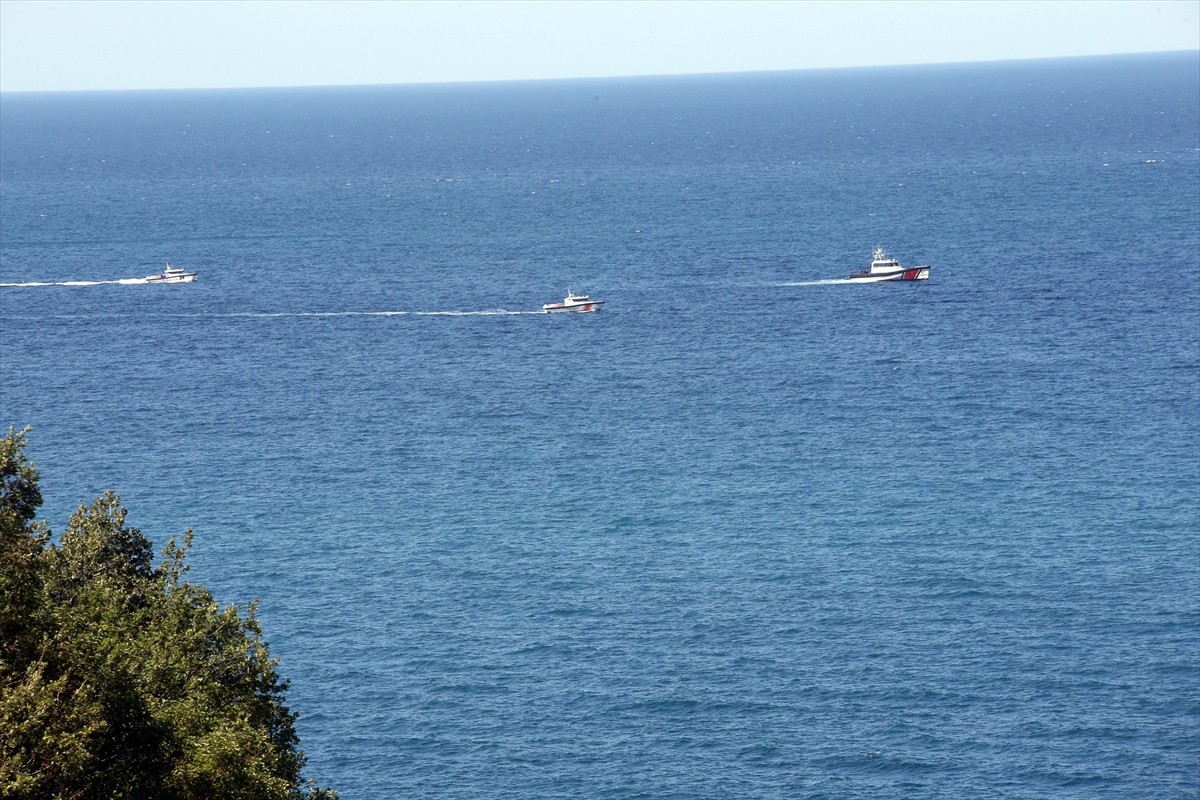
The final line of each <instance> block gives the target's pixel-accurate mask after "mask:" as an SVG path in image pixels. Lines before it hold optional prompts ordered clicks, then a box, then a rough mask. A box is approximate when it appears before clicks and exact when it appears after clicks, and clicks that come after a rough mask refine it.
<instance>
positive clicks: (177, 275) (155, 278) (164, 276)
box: [146, 264, 196, 283]
mask: <svg viewBox="0 0 1200 800" xmlns="http://www.w3.org/2000/svg"><path fill="white" fill-rule="evenodd" d="M195 279H196V273H194V272H184V271H183V270H181V269H180V268H179V267H172V266H171V265H170V264H167V268H166V269H164V270H163V271H162V272H160V273H158V274H157V275H147V276H146V283H191V282H192V281H194V280H195Z"/></svg>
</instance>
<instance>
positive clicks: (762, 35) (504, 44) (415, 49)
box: [0, 0, 1200, 91]
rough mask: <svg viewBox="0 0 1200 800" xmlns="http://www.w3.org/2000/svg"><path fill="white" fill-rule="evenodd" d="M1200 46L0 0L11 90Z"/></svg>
mask: <svg viewBox="0 0 1200 800" xmlns="http://www.w3.org/2000/svg"><path fill="white" fill-rule="evenodd" d="M1163 50H1200V0H920V1H919V0H883V1H882V2H878V1H876V0H838V1H837V2H821V1H819V0H805V1H803V2H788V1H787V0H773V1H771V2H761V1H759V0H739V1H738V2H724V0H720V1H718V0H712V1H706V0H669V1H667V2H663V1H662V0H636V2H635V1H633V0H629V1H627V2H624V1H615V0H558V1H557V2H556V1H555V0H534V1H532V2H520V1H516V0H513V1H505V0H486V1H485V2H475V1H473V0H459V1H455V0H437V1H435V2H423V1H422V2H419V1H418V0H396V1H394V2H389V1H388V0H340V1H339V2H326V1H325V0H129V1H119V0H86V1H85V2H79V1H78V0H0V91H48V90H49V91H56V90H81V89H84V90H86V89H177V88H225V87H240V86H328V85H344V84H381V83H382V84H391V83H440V82H447V81H490V80H526V79H541V78H576V77H609V76H620V75H673V74H683V73H711V72H743V71H755V70H791V69H812V68H827V67H850V66H875V65H890V64H917V63H924V64H932V63H944V62H954V61H992V60H1000V59H1026V58H1042V57H1056V56H1076V55H1099V54H1107V53H1138V52H1152V51H1163Z"/></svg>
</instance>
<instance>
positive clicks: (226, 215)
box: [0, 52, 1200, 800]
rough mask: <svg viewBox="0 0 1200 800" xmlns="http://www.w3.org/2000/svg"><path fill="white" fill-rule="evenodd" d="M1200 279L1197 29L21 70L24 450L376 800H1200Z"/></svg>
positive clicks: (7, 242) (13, 280)
mask: <svg viewBox="0 0 1200 800" xmlns="http://www.w3.org/2000/svg"><path fill="white" fill-rule="evenodd" d="M875 247H883V248H884V249H885V250H886V251H887V253H888V254H889V255H890V256H894V257H895V258H897V259H899V260H900V261H901V262H902V263H904V264H905V265H915V264H927V265H929V266H930V279H929V280H928V281H921V282H911V283H878V284H857V283H849V282H848V281H847V280H846V278H847V276H848V275H849V273H850V272H852V271H854V270H858V269H862V268H864V267H865V266H866V265H867V263H868V262H869V261H870V259H871V255H872V252H873V250H874V248H875ZM1198 254H1200V53H1197V52H1177V53H1160V54H1145V55H1128V56H1109V57H1095V58H1092V57H1088V58H1071V59H1050V60H1032V61H1011V62H989V63H974V64H947V65H937V66H907V67H891V68H861V69H833V70H811V71H796V72H771V73H749V74H719V75H697V76H675V77H640V78H621V79H602V80H601V79H596V80H561V81H530V82H512V83H508V82H495V83H464V84H441V85H437V84H431V85H399V86H361V87H340V88H290V89H243V90H212V91H202V90H195V91H144V92H85V93H28V94H26V93H6V94H4V95H3V96H0V372H2V376H3V379H2V381H0V423H2V424H3V425H4V426H5V427H6V428H7V426H10V425H11V426H14V427H16V428H18V429H20V428H22V427H24V426H26V425H28V426H32V431H31V433H30V434H29V445H28V448H27V455H28V456H29V457H30V458H31V459H32V460H33V461H34V462H36V464H37V466H38V468H39V470H40V473H41V486H42V490H43V494H44V499H45V503H44V505H43V507H42V509H41V512H40V518H41V519H43V520H45V521H46V522H47V523H48V524H49V525H50V527H51V529H52V530H53V531H54V532H55V533H56V534H57V533H60V532H61V531H62V529H63V528H64V527H65V525H66V520H67V518H68V516H69V515H70V514H71V513H72V511H73V510H74V509H76V508H77V507H78V506H79V505H80V504H83V503H89V502H90V501H91V500H92V499H94V498H95V497H96V496H98V495H99V494H100V493H101V492H103V491H104V490H106V489H112V490H115V491H116V492H117V493H118V494H119V495H120V496H121V498H122V501H123V503H124V504H125V506H126V507H127V508H128V509H129V518H128V524H129V525H131V526H133V527H137V528H139V529H140V530H142V532H143V533H145V534H146V535H147V536H149V537H150V538H151V539H152V540H153V541H154V542H155V546H156V547H161V546H163V545H165V544H166V542H167V540H168V539H169V538H170V537H172V536H175V537H179V536H181V535H182V534H183V533H184V532H185V531H186V530H189V529H191V530H193V531H194V533H195V542H194V545H193V548H192V550H191V553H190V556H189V563H190V564H191V571H190V572H189V574H188V575H189V579H190V580H192V581H193V582H196V583H200V584H203V585H205V586H207V587H208V588H209V589H210V590H211V591H212V592H213V593H214V595H215V596H216V597H217V598H218V600H219V601H220V602H221V603H223V604H239V605H244V604H247V603H250V602H251V601H255V600H257V601H258V602H259V605H258V614H259V619H260V620H261V623H262V625H263V628H264V633H265V638H266V639H267V641H268V642H269V645H270V648H271V652H272V654H273V655H274V656H275V657H276V658H278V661H279V671H280V673H281V674H282V675H284V676H286V677H287V678H289V679H290V681H291V685H290V688H289V690H288V693H287V704H288V706H289V707H290V708H291V709H292V710H293V711H295V712H297V713H298V714H299V718H298V722H297V725H298V730H299V734H300V736H301V747H302V749H303V750H304V752H305V753H306V754H307V757H308V765H307V767H306V773H305V774H306V775H307V776H308V777H311V778H313V779H314V780H316V781H317V782H318V783H319V784H321V785H325V786H329V787H332V788H334V789H337V790H338V791H340V792H341V796H342V798H343V800H391V799H392V798H396V799H397V800H400V799H405V798H414V799H416V798H429V799H436V800H459V799H461V800H468V799H469V800H481V799H482V800H487V799H488V798H496V799H497V800H499V799H500V798H503V799H504V800H523V799H525V798H530V799H533V798H538V799H541V798H581V799H585V800H593V799H595V800H600V799H603V798H613V799H618V800H626V799H634V798H648V799H649V798H652V799H654V800H667V799H668V798H670V799H672V800H674V799H678V800H710V799H711V800H725V799H726V798H830V799H831V800H868V799H871V800H873V799H875V798H946V799H947V800H950V799H953V800H963V799H964V798H971V799H972V800H984V799H986V798H1004V799H1005V800H1022V799H1029V800H1034V799H1037V800H1042V799H1044V798H1078V799H1079V800H1085V799H1086V800H1096V799H1097V798H1100V799H1104V798H1139V799H1141V798H1154V799H1155V800H1171V799H1172V798H1181V799H1182V798H1189V799H1191V800H1194V799H1195V798H1196V797H1197V796H1198V795H1200V255H1198ZM168 263H170V264H172V265H174V266H177V267H180V268H183V269H186V270H187V271H189V272H195V273H196V275H197V277H196V279H195V281H194V282H193V283H188V284H175V285H161V284H157V285H156V284H147V282H146V281H145V277H146V276H148V275H153V274H156V273H158V272H160V271H161V270H162V269H163V268H164V266H165V265H166V264H168ZM568 289H570V290H574V291H576V292H584V293H588V294H590V295H591V297H592V298H593V299H598V300H603V301H604V305H603V307H602V310H601V311H600V312H599V313H591V314H544V313H541V307H542V305H543V304H544V303H551V302H556V301H560V300H562V298H563V297H564V296H565V295H566V293H567V291H568Z"/></svg>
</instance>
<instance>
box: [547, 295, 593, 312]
mask: <svg viewBox="0 0 1200 800" xmlns="http://www.w3.org/2000/svg"><path fill="white" fill-rule="evenodd" d="M602 305H604V301H603V300H593V299H591V298H590V297H588V296H587V295H586V294H575V293H574V292H572V291H571V290H570V289H568V290H567V297H566V299H565V300H563V301H562V302H561V303H546V305H544V306H542V311H545V312H546V313H547V314H549V313H552V312H555V311H570V312H573V313H575V314H582V313H584V312H586V311H599V310H600V306H602Z"/></svg>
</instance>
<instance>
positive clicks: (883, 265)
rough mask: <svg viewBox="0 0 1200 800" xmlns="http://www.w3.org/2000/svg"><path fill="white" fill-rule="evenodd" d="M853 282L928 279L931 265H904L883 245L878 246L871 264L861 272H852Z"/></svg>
mask: <svg viewBox="0 0 1200 800" xmlns="http://www.w3.org/2000/svg"><path fill="white" fill-rule="evenodd" d="M850 280H851V281H852V282H853V283H877V282H879V281H927V280H929V267H927V266H916V267H904V266H901V265H900V262H899V261H897V260H896V259H894V258H889V257H888V256H887V255H886V254H885V253H884V252H883V248H882V247H876V248H875V253H874V255H873V256H872V258H871V266H870V267H868V268H867V269H865V270H861V271H859V272H851V273H850Z"/></svg>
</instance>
